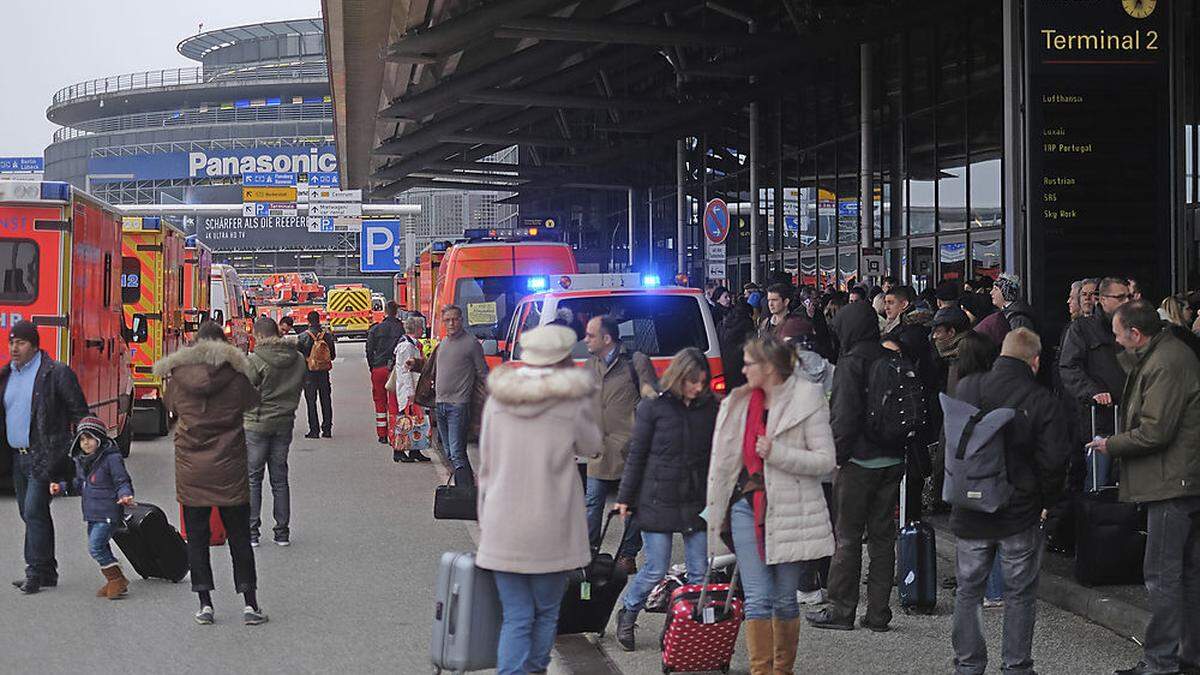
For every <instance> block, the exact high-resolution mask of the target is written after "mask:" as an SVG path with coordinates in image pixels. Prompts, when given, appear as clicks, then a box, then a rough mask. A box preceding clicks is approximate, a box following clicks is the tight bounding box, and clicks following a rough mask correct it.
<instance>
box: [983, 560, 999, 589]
mask: <svg viewBox="0 0 1200 675" xmlns="http://www.w3.org/2000/svg"><path fill="white" fill-rule="evenodd" d="M983 597H984V598H985V599H987V600H1003V599H1004V574H1003V573H1002V572H1001V571H1000V556H996V562H994V563H992V573H991V574H989V575H988V581H987V588H986V589H984V591H983Z"/></svg>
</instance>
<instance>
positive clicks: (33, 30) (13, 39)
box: [0, 0, 321, 157]
mask: <svg viewBox="0 0 1200 675" xmlns="http://www.w3.org/2000/svg"><path fill="white" fill-rule="evenodd" d="M5 4H6V5H7V7H6V10H5V12H4V20H3V21H0V44H3V45H4V47H5V53H6V54H8V56H7V58H6V59H4V61H5V62H4V64H3V65H0V91H3V92H4V93H5V101H4V104H3V105H0V157H9V156H39V157H40V156H41V155H42V151H43V150H44V149H45V147H46V146H47V145H49V144H50V137H51V135H52V134H53V133H54V129H55V125H54V124H51V123H50V122H49V121H47V120H46V107H47V106H48V105H50V98H51V96H53V95H54V92H56V91H58V90H59V89H61V88H62V87H65V86H67V85H70V84H75V83H76V82H82V81H84V80H90V79H93V78H100V77H108V76H111V75H118V74H124V73H133V72H139V71H143V70H158V69H160V68H179V67H186V66H191V65H198V64H197V63H196V62H195V61H191V60H189V59H185V58H184V57H182V56H180V55H179V52H177V51H175V46H176V45H177V44H179V41H180V40H182V39H183V38H185V37H188V36H190V35H195V34H196V33H197V32H198V27H199V24H201V23H203V24H204V29H205V30H213V29H216V28H226V27H229V26H237V25H240V24H246V23H258V22H261V21H275V20H280V19H301V18H309V17H315V16H319V15H320V12H321V2H320V0H168V1H166V2H164V1H163V0H105V1H103V2H99V1H97V0H58V1H57V2H50V1H47V0H41V1H38V2H30V1H25V2H17V1H15V0H6V2H5Z"/></svg>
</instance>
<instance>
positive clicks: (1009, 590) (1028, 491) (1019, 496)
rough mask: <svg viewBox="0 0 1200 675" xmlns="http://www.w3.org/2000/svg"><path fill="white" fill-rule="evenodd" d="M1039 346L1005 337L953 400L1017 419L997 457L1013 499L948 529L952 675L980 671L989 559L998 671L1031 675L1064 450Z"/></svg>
mask: <svg viewBox="0 0 1200 675" xmlns="http://www.w3.org/2000/svg"><path fill="white" fill-rule="evenodd" d="M1041 352H1042V341H1041V339H1039V338H1038V336H1037V334H1036V333H1034V332H1033V331H1031V330H1029V329H1026V328H1017V329H1015V330H1013V331H1011V332H1010V333H1009V334H1008V335H1007V336H1006V337H1005V338H1004V345H1003V347H1002V349H1001V352H1000V358H998V359H996V363H995V364H994V365H993V366H992V369H991V371H989V372H987V373H982V374H979V375H971V376H969V377H967V378H965V379H963V380H962V381H961V382H959V384H958V388H957V389H956V390H955V398H958V399H959V400H962V401H965V402H967V403H970V404H971V405H973V406H975V407H976V408H979V409H980V410H993V409H996V408H1012V409H1014V410H1016V411H1017V416H1016V417H1015V418H1013V421H1012V422H1010V423H1009V424H1008V426H1007V427H1006V428H1005V443H1004V453H1005V455H1004V458H1005V466H1006V469H1007V470H1008V479H1009V482H1010V483H1011V484H1012V486H1013V489H1014V491H1013V495H1012V497H1011V498H1010V499H1009V500H1008V503H1007V504H1006V505H1005V506H1003V507H1002V508H1001V509H1000V510H998V511H996V512H995V513H984V512H983V511H974V510H970V509H965V508H962V507H960V506H955V507H954V508H953V510H952V511H951V514H950V529H951V530H952V531H953V532H954V536H955V537H956V538H957V543H956V549H957V561H958V562H957V570H956V572H957V577H958V590H957V592H956V593H955V598H954V631H953V634H952V638H951V639H952V642H953V644H954V665H955V668H956V672H959V673H983V672H984V671H985V670H986V668H987V645H986V644H985V643H984V639H983V626H982V622H981V619H982V616H981V615H980V612H979V607H980V604H981V603H982V602H983V592H984V587H985V586H986V585H987V580H988V575H989V574H990V573H991V570H992V564H993V561H994V560H995V559H996V558H999V559H1000V570H1001V573H1002V574H1003V576H1004V588H1005V591H1004V638H1003V643H1002V645H1003V649H1002V658H1003V659H1004V667H1003V669H1004V671H1005V672H1009V671H1012V672H1022V673H1026V672H1029V673H1031V672H1033V655H1032V651H1031V649H1032V646H1033V627H1034V619H1035V606H1036V604H1037V582H1038V573H1039V570H1040V568H1041V560H1042V548H1043V547H1042V533H1041V523H1042V521H1043V520H1045V518H1046V509H1047V508H1049V507H1050V506H1052V505H1054V504H1055V503H1057V501H1058V498H1059V496H1060V493H1061V492H1062V487H1063V480H1064V478H1065V476H1066V466H1067V455H1068V453H1069V451H1070V442H1069V436H1068V435H1067V428H1066V426H1065V425H1064V424H1063V423H1062V422H1063V420H1062V419H1061V411H1062V408H1061V406H1060V405H1059V402H1058V401H1057V400H1056V399H1055V398H1054V396H1053V395H1052V394H1051V393H1050V392H1049V391H1048V390H1047V389H1045V388H1043V387H1042V386H1041V385H1039V384H1038V383H1037V379H1036V376H1037V371H1038V368H1039V366H1040V365H1041Z"/></svg>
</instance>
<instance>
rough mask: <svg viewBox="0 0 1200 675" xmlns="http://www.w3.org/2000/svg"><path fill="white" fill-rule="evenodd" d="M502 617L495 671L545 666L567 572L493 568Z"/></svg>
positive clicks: (515, 671)
mask: <svg viewBox="0 0 1200 675" xmlns="http://www.w3.org/2000/svg"><path fill="white" fill-rule="evenodd" d="M493 576H494V577H495V579H496V591H497V593H498V594H499V596H500V608H501V613H502V614H503V620H502V622H501V624H500V646H499V649H498V650H497V652H496V673H497V675H509V674H510V673H512V674H514V675H515V674H523V673H528V672H535V671H541V670H546V669H547V668H548V667H549V666H550V649H551V648H552V647H553V646H554V636H555V634H556V633H557V632H558V609H559V606H561V605H562V599H563V593H564V592H565V591H566V589H567V573H566V572H550V573H549V574H515V573H512V572H495V573H494V574H493Z"/></svg>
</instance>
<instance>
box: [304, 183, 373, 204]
mask: <svg viewBox="0 0 1200 675" xmlns="http://www.w3.org/2000/svg"><path fill="white" fill-rule="evenodd" d="M308 199H309V201H313V202H362V190H339V189H337V188H327V187H313V186H312V184H309V186H308Z"/></svg>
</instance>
